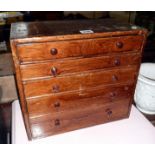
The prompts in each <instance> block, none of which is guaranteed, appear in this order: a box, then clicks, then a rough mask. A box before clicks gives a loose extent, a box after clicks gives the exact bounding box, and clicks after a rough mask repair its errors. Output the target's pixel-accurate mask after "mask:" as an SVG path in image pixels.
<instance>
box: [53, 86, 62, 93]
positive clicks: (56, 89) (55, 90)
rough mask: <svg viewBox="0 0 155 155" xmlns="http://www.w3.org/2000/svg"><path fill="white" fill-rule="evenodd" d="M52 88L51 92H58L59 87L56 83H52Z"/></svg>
mask: <svg viewBox="0 0 155 155" xmlns="http://www.w3.org/2000/svg"><path fill="white" fill-rule="evenodd" d="M52 89H53V92H54V93H58V92H59V89H60V88H59V86H58V85H54V86H53V87H52Z"/></svg>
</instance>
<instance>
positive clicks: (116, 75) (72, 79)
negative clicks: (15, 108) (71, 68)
mask: <svg viewBox="0 0 155 155" xmlns="http://www.w3.org/2000/svg"><path fill="white" fill-rule="evenodd" d="M136 71H137V66H133V67H127V68H121V69H111V70H106V71H105V70H103V71H94V72H85V73H84V72H83V73H79V74H75V75H73V76H64V77H55V78H50V79H46V80H35V81H31V82H30V81H29V82H24V91H25V96H26V97H34V96H40V95H47V94H53V93H54V94H55V93H59V92H64V91H73V90H79V91H80V92H81V91H82V90H85V89H87V88H92V87H96V86H102V85H107V84H117V83H123V82H124V81H126V82H132V81H134V80H135V77H136Z"/></svg>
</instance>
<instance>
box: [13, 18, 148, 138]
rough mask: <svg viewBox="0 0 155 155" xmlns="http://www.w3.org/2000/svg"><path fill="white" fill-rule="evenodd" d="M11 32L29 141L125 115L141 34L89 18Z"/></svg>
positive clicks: (24, 26) (143, 34)
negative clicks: (87, 19) (89, 19)
mask: <svg viewBox="0 0 155 155" xmlns="http://www.w3.org/2000/svg"><path fill="white" fill-rule="evenodd" d="M110 23H111V24H110ZM62 25H63V26H64V27H63V26H62ZM75 25H76V26H75ZM78 25H79V26H78ZM19 30H20V31H19ZM81 30H82V32H81ZM83 30H85V31H84V33H83ZM86 30H87V31H86ZM88 30H89V31H88ZM11 33H12V37H11V47H12V54H13V58H14V64H15V69H16V79H17V84H18V90H19V95H20V103H21V108H22V113H23V118H24V122H25V127H26V131H27V134H28V137H29V139H35V138H39V137H46V136H50V135H54V134H59V133H64V132H68V131H72V130H76V129H80V128H84V127H89V126H93V125H97V124H102V123H105V122H110V121H114V120H118V119H122V118H126V117H128V116H129V113H130V106H131V104H132V100H133V94H134V90H135V84H136V81H137V75H138V71H139V66H140V62H141V56H142V50H143V46H144V43H145V40H146V31H145V30H143V29H136V30H132V28H131V27H130V26H128V25H127V26H126V25H123V26H122V25H120V24H119V26H117V24H112V22H111V21H107V24H105V23H104V22H103V21H102V20H99V21H97V20H92V21H76V22H73V23H72V22H70V21H63V22H62V21H60V22H42V23H19V24H14V25H12V32H11Z"/></svg>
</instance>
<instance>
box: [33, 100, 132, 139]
mask: <svg viewBox="0 0 155 155" xmlns="http://www.w3.org/2000/svg"><path fill="white" fill-rule="evenodd" d="M129 105H130V103H129V100H128V99H124V100H120V101H116V102H113V103H112V104H109V103H107V104H104V105H102V106H98V107H96V108H94V107H93V108H89V109H87V110H86V109H81V110H80V111H75V112H74V113H65V114H64V115H63V114H62V115H61V116H59V115H57V117H56V116H55V117H52V114H51V115H48V116H46V117H40V118H37V119H36V118H34V119H30V124H31V132H32V136H33V138H38V137H44V136H48V135H54V134H59V133H64V132H67V131H71V130H76V129H80V128H84V127H89V126H92V125H97V124H101V123H105V122H109V121H113V120H118V119H122V118H125V117H128V113H129Z"/></svg>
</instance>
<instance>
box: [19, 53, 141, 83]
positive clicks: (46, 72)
mask: <svg viewBox="0 0 155 155" xmlns="http://www.w3.org/2000/svg"><path fill="white" fill-rule="evenodd" d="M140 58H141V56H140V53H127V54H123V55H122V54H121V55H118V54H117V55H108V56H102V57H91V58H83V59H73V60H67V61H64V60H59V61H49V62H42V63H37V64H26V65H21V66H20V68H21V75H22V80H23V81H24V80H29V79H31V80H32V79H36V78H45V77H46V78H47V77H53V76H61V75H65V74H68V73H76V72H81V71H87V70H96V69H103V68H108V67H109V68H110V67H116V66H127V65H135V64H139V63H140Z"/></svg>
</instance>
